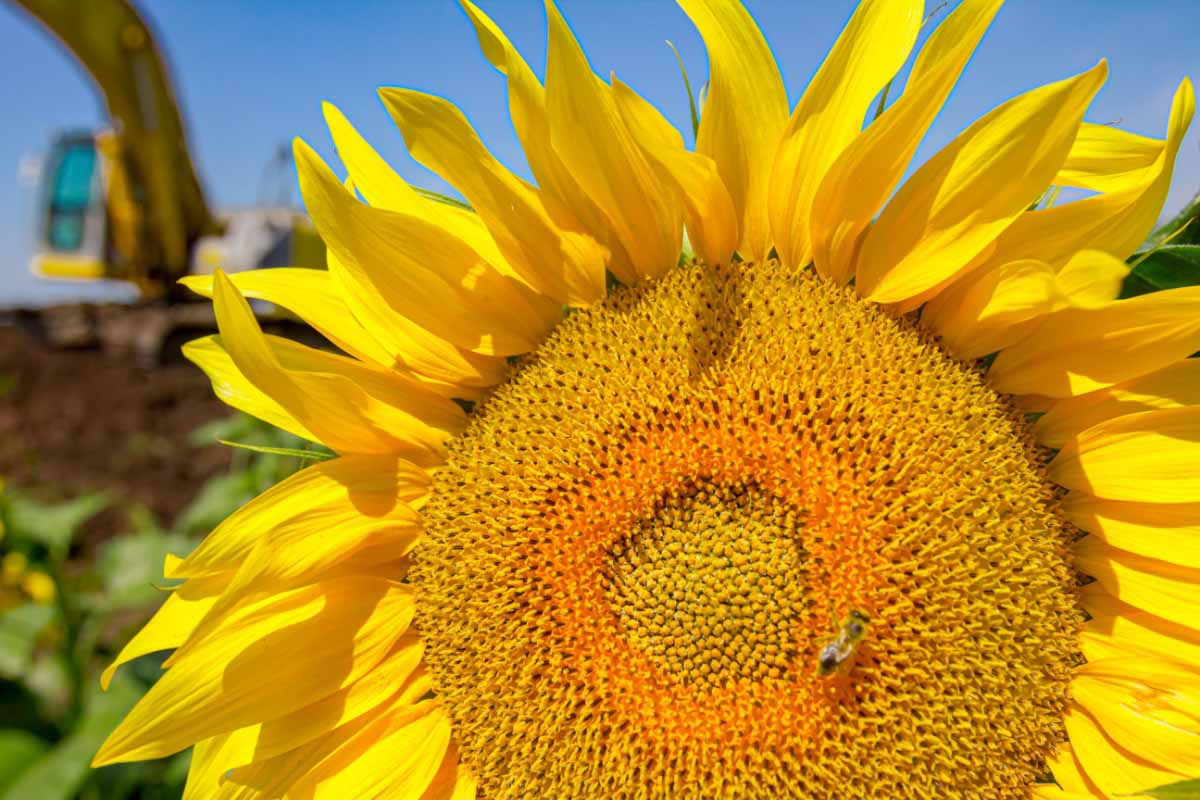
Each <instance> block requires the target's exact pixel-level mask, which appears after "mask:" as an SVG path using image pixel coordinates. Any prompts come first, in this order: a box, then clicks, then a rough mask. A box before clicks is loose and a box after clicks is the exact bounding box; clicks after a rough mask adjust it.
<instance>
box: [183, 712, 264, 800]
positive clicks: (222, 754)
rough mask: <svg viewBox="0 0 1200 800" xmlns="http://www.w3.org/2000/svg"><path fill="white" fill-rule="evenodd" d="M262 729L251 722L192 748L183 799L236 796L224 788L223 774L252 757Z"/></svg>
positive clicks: (231, 799) (226, 799)
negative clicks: (220, 787)
mask: <svg viewBox="0 0 1200 800" xmlns="http://www.w3.org/2000/svg"><path fill="white" fill-rule="evenodd" d="M258 729H259V726H257V725H251V726H249V727H246V728H239V729H238V730H236V731H233V732H231V733H223V734H221V735H220V736H214V737H212V738H211V739H205V740H204V741H201V742H197V743H196V747H195V749H193V750H192V764H191V767H190V768H189V769H188V777H187V786H186V787H185V788H184V790H183V800H214V798H217V797H220V798H221V799H222V800H233V798H230V797H227V795H226V794H224V793H221V792H220V789H219V786H220V781H221V777H222V776H223V775H224V774H225V772H226V771H227V770H228V769H229V768H230V767H231V766H233V765H236V764H242V763H245V762H246V761H248V760H249V759H250V758H251V756H252V755H253V754H254V747H255V743H256V742H257V741H258Z"/></svg>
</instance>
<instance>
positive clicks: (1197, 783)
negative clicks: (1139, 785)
mask: <svg viewBox="0 0 1200 800" xmlns="http://www.w3.org/2000/svg"><path fill="white" fill-rule="evenodd" d="M1128 796H1129V797H1154V798H1157V799H1158V800H1200V778H1193V779H1191V780H1187V781H1179V782H1178V783H1168V784H1167V785H1166V786H1159V787H1158V788H1157V789H1147V790H1146V791H1144V792H1139V793H1138V794H1135V795H1128Z"/></svg>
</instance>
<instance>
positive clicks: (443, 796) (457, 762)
mask: <svg viewBox="0 0 1200 800" xmlns="http://www.w3.org/2000/svg"><path fill="white" fill-rule="evenodd" d="M476 788H477V786H476V783H475V777H474V776H473V775H472V774H471V769H470V768H469V767H468V766H467V764H466V762H464V761H462V760H461V759H460V758H459V753H458V746H457V745H455V744H454V742H451V743H450V746H449V747H447V748H446V755H445V757H444V758H443V759H442V766H441V768H440V769H438V772H437V774H436V775H434V776H433V780H431V781H430V782H429V788H427V789H426V790H425V793H424V794H423V795H421V797H420V800H475V793H476Z"/></svg>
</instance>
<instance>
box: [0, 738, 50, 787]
mask: <svg viewBox="0 0 1200 800" xmlns="http://www.w3.org/2000/svg"><path fill="white" fill-rule="evenodd" d="M49 749H50V745H49V744H48V743H47V742H45V741H43V740H42V739H40V738H38V737H37V736H34V735H33V734H32V733H30V732H29V731H21V730H13V729H7V730H0V791H3V790H4V789H5V788H6V787H7V786H9V785H10V784H11V783H12V782H13V781H14V780H15V779H16V777H17V776H18V775H20V774H21V773H22V772H24V771H25V769H26V767H28V766H29V764H30V763H31V762H32V761H34V760H35V759H37V758H38V757H40V756H41V755H42V753H45V752H46V751H47V750H49Z"/></svg>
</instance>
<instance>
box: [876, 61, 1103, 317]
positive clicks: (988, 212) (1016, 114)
mask: <svg viewBox="0 0 1200 800" xmlns="http://www.w3.org/2000/svg"><path fill="white" fill-rule="evenodd" d="M1107 74H1108V67H1107V65H1106V64H1105V63H1104V62H1103V61H1101V62H1100V63H1099V64H1097V65H1096V66H1095V67H1094V68H1092V69H1091V70H1089V71H1087V72H1085V73H1083V74H1081V75H1078V76H1076V77H1074V78H1071V79H1068V80H1065V81H1059V82H1058V83H1052V84H1050V85H1048V86H1043V87H1041V88H1039V89H1034V90H1033V91H1031V92H1026V93H1025V94H1023V95H1020V96H1018V97H1016V98H1014V99H1012V100H1010V101H1008V102H1007V103H1005V104H1004V105H1002V106H1000V107H999V108H997V109H995V110H994V111H992V112H991V113H989V114H988V115H986V116H985V117H983V118H982V119H980V120H979V121H978V122H976V123H975V124H974V125H972V126H971V127H970V128H968V129H967V130H966V131H964V132H963V133H962V134H960V135H959V136H958V137H957V138H956V139H955V140H954V141H952V142H951V143H950V144H949V145H947V146H946V147H945V148H943V149H942V150H941V151H940V152H938V153H937V155H935V156H934V157H933V158H931V159H930V160H929V161H928V162H927V163H926V164H925V165H924V166H922V167H921V168H920V169H919V170H917V172H916V174H914V175H913V176H912V177H911V178H909V179H908V181H907V182H906V183H905V184H904V185H903V186H902V187H901V188H900V190H899V191H898V192H897V193H896V196H895V197H894V198H892V200H891V202H889V203H888V205H887V208H885V209H884V210H883V213H882V214H880V216H879V219H878V220H876V221H875V224H874V225H872V226H871V229H870V230H869V231H868V232H867V234H866V238H865V239H864V240H863V245H862V251H861V253H860V256H859V260H858V265H857V271H856V276H857V281H858V286H859V293H860V294H861V295H863V296H864V297H867V298H868V299H871V300H874V301H876V302H880V303H894V302H898V301H901V300H905V299H907V298H910V297H913V296H914V295H918V294H921V293H922V292H926V291H929V290H931V289H934V288H936V287H938V286H941V285H944V284H945V283H947V282H949V281H950V280H952V279H953V278H954V277H955V276H956V275H959V274H963V273H964V271H965V270H966V269H967V268H969V267H971V266H972V260H973V259H975V258H976V257H978V256H980V254H981V253H984V252H986V249H987V248H988V247H989V246H990V245H991V244H992V243H993V241H994V240H995V239H996V237H997V236H999V235H1000V233H1001V232H1002V231H1003V230H1004V229H1005V228H1007V227H1008V226H1009V225H1011V224H1012V223H1013V221H1014V220H1016V219H1017V217H1019V216H1020V215H1021V213H1022V212H1023V211H1024V210H1025V209H1026V208H1027V207H1028V206H1029V204H1030V203H1032V202H1033V201H1034V200H1036V199H1037V197H1038V196H1039V195H1040V194H1041V193H1042V190H1044V189H1045V188H1046V185H1047V184H1049V182H1050V180H1051V178H1053V177H1054V173H1055V171H1056V170H1057V169H1058V167H1059V166H1060V165H1061V164H1062V162H1063V159H1064V158H1066V155H1067V152H1068V151H1069V150H1070V147H1071V142H1072V141H1073V140H1074V138H1075V134H1076V131H1077V130H1078V129H1079V123H1080V120H1081V119H1082V117H1083V112H1084V110H1085V109H1086V108H1087V106H1088V104H1089V103H1090V102H1091V100H1092V97H1093V96H1095V94H1096V92H1097V91H1098V90H1099V89H1100V86H1101V84H1103V83H1104V79H1105V77H1106V76H1107ZM1008 260H1010V261H1011V260H1015V259H1008Z"/></svg>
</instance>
